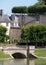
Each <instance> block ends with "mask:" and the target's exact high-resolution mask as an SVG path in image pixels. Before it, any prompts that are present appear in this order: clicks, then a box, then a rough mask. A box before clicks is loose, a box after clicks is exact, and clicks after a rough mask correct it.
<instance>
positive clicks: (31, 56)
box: [29, 54, 37, 59]
mask: <svg viewBox="0 0 46 65" xmlns="http://www.w3.org/2000/svg"><path fill="white" fill-rule="evenodd" d="M29 58H32V59H34V58H37V57H36V56H34V55H32V54H29Z"/></svg>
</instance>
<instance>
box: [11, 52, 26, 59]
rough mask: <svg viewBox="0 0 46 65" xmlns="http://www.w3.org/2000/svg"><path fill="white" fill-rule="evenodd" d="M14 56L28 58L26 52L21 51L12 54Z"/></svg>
mask: <svg viewBox="0 0 46 65" xmlns="http://www.w3.org/2000/svg"><path fill="white" fill-rule="evenodd" d="M12 56H13V57H14V58H26V56H25V55H24V54H22V53H19V52H17V53H14V54H12Z"/></svg>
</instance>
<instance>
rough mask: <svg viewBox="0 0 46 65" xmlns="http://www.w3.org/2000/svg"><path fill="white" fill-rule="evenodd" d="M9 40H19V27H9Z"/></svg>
mask: <svg viewBox="0 0 46 65" xmlns="http://www.w3.org/2000/svg"><path fill="white" fill-rule="evenodd" d="M9 33H10V34H9V35H10V41H13V40H15V39H17V40H20V39H21V29H20V27H11V28H10V32H9Z"/></svg>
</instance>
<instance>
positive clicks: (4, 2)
mask: <svg viewBox="0 0 46 65" xmlns="http://www.w3.org/2000/svg"><path fill="white" fill-rule="evenodd" d="M36 2H37V0H0V9H3V13H4V14H8V15H10V14H11V12H12V11H11V10H12V8H13V7H14V6H30V5H33V4H35V3H36Z"/></svg>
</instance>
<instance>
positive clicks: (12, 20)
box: [0, 10, 46, 41]
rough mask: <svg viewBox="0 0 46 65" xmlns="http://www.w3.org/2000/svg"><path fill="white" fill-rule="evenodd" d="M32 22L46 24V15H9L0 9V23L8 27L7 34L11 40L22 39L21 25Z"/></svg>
mask: <svg viewBox="0 0 46 65" xmlns="http://www.w3.org/2000/svg"><path fill="white" fill-rule="evenodd" d="M31 24H46V15H45V14H42V15H37V16H36V15H26V14H24V15H19V14H18V15H16V14H12V15H11V16H8V15H6V14H3V11H2V10H0V25H3V26H5V27H6V28H7V33H6V34H7V35H9V36H10V41H12V40H14V39H18V40H20V39H21V27H23V26H28V25H31Z"/></svg>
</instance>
